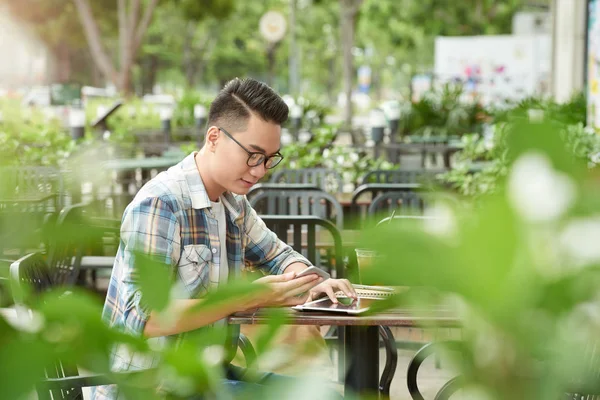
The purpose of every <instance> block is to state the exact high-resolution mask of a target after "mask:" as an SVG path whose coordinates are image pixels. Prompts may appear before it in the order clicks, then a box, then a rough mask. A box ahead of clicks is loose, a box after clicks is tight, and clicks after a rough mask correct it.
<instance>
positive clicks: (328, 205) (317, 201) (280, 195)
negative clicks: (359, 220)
mask: <svg viewBox="0 0 600 400" xmlns="http://www.w3.org/2000/svg"><path fill="white" fill-rule="evenodd" d="M250 205H252V207H253V208H254V209H255V210H256V212H257V213H258V214H261V215H263V214H264V215H314V216H317V217H320V218H323V219H326V220H328V221H332V222H334V223H335V225H336V226H337V227H338V228H339V229H342V228H343V227H344V211H343V209H342V206H341V204H340V203H339V202H338V201H337V200H336V198H335V197H334V196H332V195H331V194H329V193H325V192H323V191H318V190H285V191H275V190H268V191H265V192H262V193H259V194H257V195H256V196H254V197H252V199H250Z"/></svg>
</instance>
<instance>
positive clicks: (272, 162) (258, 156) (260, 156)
mask: <svg viewBox="0 0 600 400" xmlns="http://www.w3.org/2000/svg"><path fill="white" fill-rule="evenodd" d="M217 128H218V129H219V130H220V131H221V132H223V133H224V134H226V135H227V137H228V138H229V139H231V140H233V141H234V142H235V143H237V145H238V146H240V147H241V148H242V149H244V151H245V152H246V153H248V160H247V161H246V164H247V165H248V166H249V167H258V166H259V165H260V164H264V165H265V168H267V169H271V168H275V167H276V166H277V164H279V163H280V162H281V160H283V156H282V155H281V154H279V152H277V153H275V154H273V155H272V156H270V157H267V156H266V155H265V154H264V153H260V152H256V151H250V150H248V149H247V148H245V147H244V145H243V144H241V143H240V142H238V141H237V140H235V138H234V137H233V136H231V134H230V133H229V132H227V131H226V130H225V129H223V128H219V127H217Z"/></svg>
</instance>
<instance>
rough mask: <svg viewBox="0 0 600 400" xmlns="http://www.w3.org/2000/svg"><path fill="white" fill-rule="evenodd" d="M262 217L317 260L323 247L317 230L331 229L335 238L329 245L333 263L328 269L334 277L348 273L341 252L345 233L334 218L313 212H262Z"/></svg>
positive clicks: (329, 233) (311, 257)
mask: <svg viewBox="0 0 600 400" xmlns="http://www.w3.org/2000/svg"><path fill="white" fill-rule="evenodd" d="M260 218H261V219H262V220H263V221H264V223H265V224H266V225H267V227H268V228H269V229H271V230H272V231H273V232H274V233H275V234H276V235H277V236H278V237H279V238H280V239H281V240H283V241H284V242H286V243H287V244H289V245H290V246H291V247H292V248H293V249H294V250H296V251H297V252H298V253H300V254H302V255H304V256H305V257H306V258H307V259H308V260H309V261H310V262H312V263H315V264H316V263H317V260H318V257H317V254H319V250H320V249H319V248H318V247H317V244H318V242H317V232H318V231H319V232H324V231H326V232H328V235H329V236H330V238H331V240H332V242H331V245H328V246H327V247H328V248H330V249H332V251H333V252H332V253H330V254H329V258H330V259H331V263H330V266H329V268H328V269H329V271H328V272H329V273H330V274H332V276H333V277H335V278H343V277H346V276H347V274H346V271H345V268H344V262H343V256H342V255H343V247H342V236H341V234H340V231H339V230H338V228H337V227H336V226H335V225H334V224H333V223H332V222H331V221H328V220H326V219H323V218H319V217H316V216H310V215H306V216H304V215H287V216H283V215H261V217H260ZM317 228H321V229H320V230H319V229H317ZM319 236H320V239H321V240H322V241H324V240H325V239H324V237H323V236H324V235H323V234H322V233H319Z"/></svg>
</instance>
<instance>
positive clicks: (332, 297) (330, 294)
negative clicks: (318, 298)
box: [324, 286, 338, 304]
mask: <svg viewBox="0 0 600 400" xmlns="http://www.w3.org/2000/svg"><path fill="white" fill-rule="evenodd" d="M324 290H325V294H327V297H329V300H331V302H332V303H333V304H337V303H338V299H337V297H335V293H334V292H333V289H332V288H331V286H325V288H324Z"/></svg>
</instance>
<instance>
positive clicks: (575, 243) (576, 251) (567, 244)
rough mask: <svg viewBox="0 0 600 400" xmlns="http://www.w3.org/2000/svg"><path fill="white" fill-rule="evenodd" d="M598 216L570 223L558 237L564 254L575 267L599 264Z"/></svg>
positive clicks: (599, 218) (599, 220)
mask: <svg viewBox="0 0 600 400" xmlns="http://www.w3.org/2000/svg"><path fill="white" fill-rule="evenodd" d="M599 237H600V216H596V217H594V218H585V219H584V218H578V219H575V220H573V221H571V222H570V223H569V224H568V225H567V227H566V228H565V229H564V230H563V231H562V233H561V235H560V244H561V247H562V249H563V250H564V252H565V253H566V254H567V255H568V256H569V258H570V260H572V261H574V262H575V263H576V265H577V266H585V265H590V264H595V263H599V262H600V246H598V243H597V241H598V238H599Z"/></svg>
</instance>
